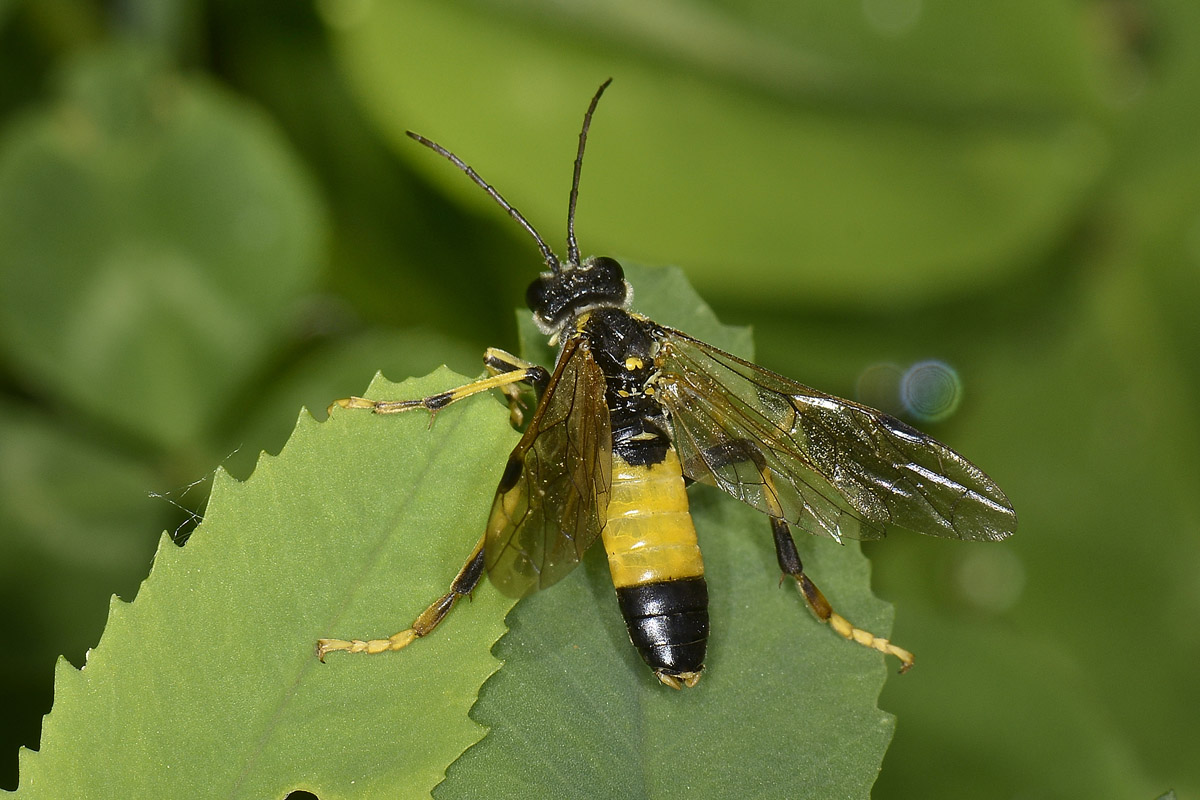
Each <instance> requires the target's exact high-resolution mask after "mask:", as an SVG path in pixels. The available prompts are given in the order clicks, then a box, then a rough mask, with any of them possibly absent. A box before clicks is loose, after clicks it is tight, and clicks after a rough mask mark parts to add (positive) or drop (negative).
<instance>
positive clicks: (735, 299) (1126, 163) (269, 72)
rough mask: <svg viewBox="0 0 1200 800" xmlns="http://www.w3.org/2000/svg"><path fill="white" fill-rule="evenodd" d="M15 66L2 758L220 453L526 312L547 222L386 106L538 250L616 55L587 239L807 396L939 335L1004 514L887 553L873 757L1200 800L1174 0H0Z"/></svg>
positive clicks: (435, 359)
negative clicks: (807, 389)
mask: <svg viewBox="0 0 1200 800" xmlns="http://www.w3.org/2000/svg"><path fill="white" fill-rule="evenodd" d="M0 65H2V70H3V71H2V73H0V74H2V76H3V78H2V79H0V115H2V118H0V412H2V413H0V607H2V608H3V609H4V610H5V616H4V621H5V628H6V630H5V639H6V646H5V647H4V648H3V649H2V652H0V706H2V707H4V708H5V709H6V711H5V713H4V715H3V725H0V788H12V787H14V786H15V785H16V782H17V775H16V752H17V748H18V746H20V745H25V746H29V747H36V745H37V743H38V736H39V725H40V718H41V715H42V714H44V713H45V712H46V711H47V710H49V708H50V705H51V701H52V693H51V689H52V675H53V663H54V660H55V658H56V657H57V656H58V655H59V654H65V655H66V657H67V658H68V659H69V660H71V661H72V662H73V663H75V664H76V665H79V664H81V663H82V661H83V656H84V653H85V651H86V650H87V648H88V647H90V646H93V645H94V644H95V643H96V641H97V640H98V638H99V636H100V633H101V631H102V629H103V624H104V620H105V617H106V614H107V609H108V602H109V597H110V595H112V594H114V593H115V594H117V595H119V596H121V597H123V598H126V599H130V598H132V597H133V596H134V594H135V593H136V591H137V587H138V583H139V581H140V580H141V579H142V578H143V577H145V575H146V573H147V571H148V568H149V561H150V557H151V555H152V553H153V551H154V547H155V543H156V541H157V537H158V535H159V532H160V531H161V530H163V529H167V530H172V531H179V532H180V534H181V535H186V531H187V530H188V528H189V524H190V519H191V514H192V513H195V512H196V511H199V510H200V509H202V508H203V503H204V493H205V483H204V480H203V479H204V477H205V476H206V475H210V474H211V472H212V471H213V470H214V469H215V468H216V466H217V465H222V466H224V467H225V468H226V469H228V470H230V471H231V472H232V473H233V474H234V475H236V476H239V477H245V476H246V475H248V474H249V473H250V472H251V470H252V468H253V464H254V461H255V459H256V458H257V454H258V453H259V451H261V450H264V449H265V450H268V451H271V452H275V451H277V450H278V449H279V448H280V447H281V446H282V444H283V442H284V441H285V439H286V437H287V435H288V433H289V432H290V430H291V427H292V425H293V424H294V422H295V419H296V413H297V411H298V410H299V408H300V407H301V406H307V407H309V408H310V409H313V410H314V413H315V414H317V416H318V417H320V416H322V415H323V411H320V410H319V409H323V408H324V406H325V405H326V403H327V402H328V401H329V400H330V399H331V398H334V397H339V396H344V395H346V394H349V393H354V392H357V391H361V390H362V389H363V388H364V387H365V386H366V384H367V382H368V381H369V380H370V378H371V376H372V374H373V373H374V372H375V371H376V370H377V369H382V370H383V371H384V372H385V374H387V375H388V376H389V377H392V378H395V379H400V378H402V377H404V376H406V375H410V374H424V373H426V372H428V371H430V370H432V369H433V368H434V367H435V366H437V365H438V364H441V363H443V362H445V363H448V364H449V365H450V366H451V367H453V368H455V369H457V370H459V371H462V372H467V373H475V372H478V371H479V369H480V361H479V356H480V353H481V352H482V349H483V348H484V347H485V346H487V345H497V346H502V347H506V348H509V349H513V348H515V347H516V328H515V323H514V317H513V313H512V309H513V306H515V305H516V304H518V303H519V302H520V300H521V298H522V297H523V291H524V287H525V285H526V284H527V283H528V282H529V281H530V280H531V278H532V277H533V275H534V273H535V272H536V271H537V269H538V267H539V259H538V255H537V252H536V250H535V249H534V248H533V247H532V245H531V243H530V241H529V240H528V239H527V238H526V237H525V236H524V234H523V233H522V232H521V231H520V229H519V228H517V227H516V226H515V225H514V224H512V222H511V221H510V220H508V219H507V218H506V217H505V216H504V214H503V213H502V212H500V211H499V210H498V209H497V208H495V207H494V206H492V205H491V204H490V201H489V200H488V199H487V198H486V196H484V195H483V194H482V193H481V192H479V191H478V190H477V189H475V188H474V187H472V186H471V185H470V183H469V182H468V181H467V180H465V179H464V178H463V176H462V175H459V174H458V173H457V172H455V171H454V170H453V169H452V168H451V167H449V166H448V165H447V164H446V163H445V162H443V161H441V160H440V159H438V158H436V157H435V156H433V155H432V154H431V153H429V152H428V151H426V150H424V149H423V148H420V147H419V146H417V145H416V144H414V143H412V142H411V141H409V140H407V139H406V138H405V137H404V136H403V131H404V129H406V128H412V129H415V130H418V131H420V132H422V133H424V134H426V135H428V136H430V137H433V138H435V139H437V140H438V141H440V142H441V143H442V144H444V145H446V146H447V147H450V148H451V149H453V150H455V151H456V152H458V153H459V154H460V155H462V156H463V157H464V159H466V160H467V161H468V162H469V163H471V164H472V165H473V166H475V167H476V168H477V169H478V170H479V171H480V172H481V173H482V174H483V175H484V176H485V177H486V178H487V179H488V180H489V181H490V182H492V183H493V184H494V185H496V186H497V187H498V188H500V190H501V191H502V192H503V193H504V194H505V195H506V196H507V197H508V199H509V200H510V201H512V202H513V203H514V204H515V205H516V206H517V207H519V208H520V209H521V210H522V211H523V212H524V213H525V215H526V216H527V217H529V218H530V220H531V221H532V222H533V223H534V225H536V226H538V227H539V229H540V230H541V231H542V233H543V235H544V236H545V237H546V238H547V240H548V241H549V242H550V243H551V245H552V246H554V247H556V248H557V249H560V250H561V245H560V242H561V241H562V230H563V219H564V215H565V208H566V199H567V189H568V181H569V176H570V166H571V159H572V158H573V154H574V149H575V145H576V140H575V132H576V131H577V129H578V125H579V122H580V119H581V116H582V112H583V109H584V107H585V106H586V102H587V100H588V98H589V97H590V96H591V94H592V92H593V91H594V90H595V88H596V86H597V85H598V84H599V83H600V81H602V80H603V79H604V78H606V77H609V76H612V77H614V79H615V81H614V84H613V87H612V88H611V89H610V90H609V92H608V94H607V95H606V97H605V100H604V102H603V104H602V105H601V107H600V110H599V112H598V114H597V117H596V121H595V124H594V126H593V129H592V138H591V141H590V150H589V156H588V161H587V164H586V166H585V170H584V181H583V189H582V194H581V200H580V208H579V217H578V224H577V230H578V232H579V236H580V240H581V243H582V247H583V249H584V250H585V251H586V252H588V253H593V252H598V253H605V254H610V255H614V256H617V257H629V258H631V259H635V260H637V261H640V262H644V263H659V264H667V263H672V264H678V265H680V266H682V267H683V268H684V269H685V270H686V271H687V273H688V275H689V277H690V278H691V280H692V281H693V282H694V283H695V284H696V285H697V287H698V288H699V289H700V291H701V293H702V294H704V295H705V297H706V298H707V299H708V300H709V301H710V302H711V303H712V305H713V306H714V307H715V308H716V309H717V311H718V313H719V314H720V315H721V316H722V318H723V320H724V321H726V322H730V323H738V324H751V325H753V326H754V328H755V332H756V343H757V348H758V353H759V360H760V361H761V362H762V363H763V364H765V365H767V366H769V367H771V368H773V369H776V370H778V371H780V372H783V373H785V374H787V375H790V376H793V377H795V378H798V379H800V380H802V381H804V382H806V383H810V384H812V385H814V386H817V387H819V388H822V389H825V390H827V391H831V392H834V393H837V394H840V395H844V396H851V397H853V396H856V391H857V389H856V386H858V384H859V383H860V381H859V377H860V376H862V375H864V374H871V368H872V367H873V366H876V365H879V364H894V365H898V366H900V367H905V366H907V365H909V364H912V363H915V362H919V361H921V360H924V359H928V358H935V359H939V360H942V361H945V362H946V363H948V364H950V365H952V366H953V367H954V368H955V369H956V370H957V371H958V374H959V376H960V378H961V380H962V388H963V400H962V403H961V405H960V406H959V408H958V411H957V413H956V414H954V415H953V416H951V417H949V418H947V419H945V420H941V421H939V422H937V423H926V424H922V426H923V427H924V428H925V429H926V430H927V431H929V432H930V433H932V434H934V435H935V436H937V437H939V438H941V439H944V440H945V441H947V442H948V443H949V444H951V445H952V446H954V447H955V448H956V449H958V450H960V451H962V452H964V453H966V454H967V455H968V456H969V457H970V458H971V459H972V460H974V461H976V462H977V463H978V464H980V465H981V466H982V467H983V468H985V469H986V470H987V471H988V472H989V473H990V474H991V475H992V476H993V477H994V478H996V480H997V481H998V482H999V483H1000V484H1001V485H1002V486H1003V487H1005V489H1006V491H1007V492H1008V494H1009V496H1010V498H1011V499H1012V500H1013V503H1014V504H1015V506H1016V508H1017V510H1018V514H1019V515H1020V518H1021V526H1020V529H1019V531H1018V534H1017V536H1016V537H1014V538H1013V539H1012V540H1010V541H1009V542H1006V543H1004V544H1001V545H979V546H969V545H959V544H955V543H950V542H945V541H939V540H930V539H924V538H922V537H917V536H912V537H894V538H893V539H892V540H889V541H888V542H886V543H880V544H878V545H873V546H872V547H870V548H869V550H870V552H871V554H872V556H873V560H874V563H875V570H876V573H875V585H876V589H877V591H878V593H879V594H880V596H882V597H884V598H885V599H888V600H891V601H892V602H894V603H895V604H896V607H897V615H896V629H895V632H894V637H893V638H894V639H895V640H896V641H898V642H900V643H901V644H903V645H904V646H906V647H909V648H910V649H912V650H913V651H915V652H916V653H917V654H918V659H919V663H918V666H917V668H916V669H914V670H913V672H912V673H910V674H909V675H906V676H905V677H904V678H903V679H893V680H892V681H890V682H889V685H888V687H887V689H886V690H885V692H884V695H883V697H882V699H881V705H882V707H883V708H885V709H886V710H889V711H891V712H893V713H894V714H896V715H897V717H898V720H899V723H898V727H897V733H896V737H895V740H894V742H893V745H892V748H891V750H890V751H889V753H888V756H887V758H886V759H885V761H884V767H883V771H882V773H881V775H880V778H879V781H878V783H877V785H876V789H875V796H876V797H878V798H881V799H882V798H901V797H904V798H907V797H918V796H919V797H961V796H964V795H966V796H970V797H981V798H992V797H994V798H1008V797H1022V798H1038V797H1088V798H1096V797H1113V798H1116V797H1154V796H1157V795H1158V794H1159V793H1161V792H1162V791H1165V790H1166V789H1168V788H1174V789H1176V790H1177V791H1178V792H1179V795H1180V796H1181V797H1187V796H1198V795H1200V759H1198V758H1196V753H1197V752H1200V735H1198V734H1197V729H1196V724H1195V714H1196V709H1197V708H1200V688H1198V684H1197V679H1196V667H1197V664H1200V624H1198V623H1200V517H1198V514H1197V512H1196V510H1195V508H1196V503H1195V496H1196V494H1197V491H1198V490H1197V488H1196V486H1197V484H1198V479H1200V435H1198V432H1197V409H1198V408H1200V402H1198V399H1200V324H1198V323H1197V321H1196V320H1197V310H1198V309H1200V102H1197V98H1200V5H1197V4H1196V3H1195V2H1193V0H1153V1H1148V2H1133V0H1128V1H1126V0H1073V1H1072V2H1065V1H1064V0H1036V1H1035V0H1007V1H1006V2H1000V1H999V0H989V2H983V3H972V4H966V3H957V2H947V0H838V1H837V2H830V0H803V1H802V2H795V3H791V4H786V5H782V4H778V3H765V2H759V1H758V0H741V1H740V2H737V1H735V0H725V2H718V3H705V4H701V3H689V2H666V3H646V4H641V3H631V2H617V1H615V0H609V1H608V2H602V1H601V0H594V1H593V2H578V3H574V4H564V3H554V2H547V1H546V0H542V2H538V1H537V0H533V1H531V2H516V1H511V0H510V2H498V1H497V0H490V1H489V0H476V1H475V2H468V1H466V0H462V1H460V2H448V1H447V0H420V1H419V2H418V1H413V2H400V1H399V0H393V1H391V2H388V1H385V0H319V1H318V2H317V3H316V4H315V5H306V4H295V3H283V2H262V3H255V4H245V3H238V2H233V1H232V0H210V2H201V1H200V0H195V1H194V2H185V1H183V0H177V1H176V2H162V1H161V0H126V1H125V2H121V3H108V4H103V3H95V2H87V0H36V1H35V0H27V1H26V2H21V0H7V2H0ZM871 399H872V400H877V399H878V397H877V396H875V395H874V394H872V395H871ZM885 399H886V398H885ZM919 424H921V423H919ZM197 481H199V483H197ZM281 546H286V544H285V543H284V542H283V539H282V534H281ZM781 635H786V631H781ZM756 733H761V732H756Z"/></svg>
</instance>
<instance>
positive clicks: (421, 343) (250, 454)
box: [221, 330, 483, 478]
mask: <svg viewBox="0 0 1200 800" xmlns="http://www.w3.org/2000/svg"><path fill="white" fill-rule="evenodd" d="M482 352H483V351H482V350H480V349H476V348H472V347H470V346H468V345H466V344H464V343H462V342H460V341H457V340H455V339H453V338H451V337H448V336H443V335H441V334H438V333H432V332H429V331H422V330H368V331H364V332H362V333H359V334H356V335H352V336H345V335H344V336H341V337H331V338H330V339H329V340H328V341H325V342H322V343H320V344H318V345H317V346H315V347H314V348H313V349H312V350H310V351H309V352H307V353H305V354H304V355H303V356H300V357H298V358H296V359H295V360H293V361H292V363H291V364H290V365H289V367H288V368H287V369H286V370H285V371H284V372H283V373H282V374H280V375H278V376H276V378H275V380H273V381H272V382H271V384H270V385H269V386H267V387H265V388H263V389H260V390H257V391H256V392H255V393H254V396H253V398H252V400H251V401H250V402H248V403H245V404H237V405H235V408H234V412H233V415H234V417H235V419H233V420H231V424H230V426H229V427H230V428H231V429H233V430H234V433H233V434H232V437H233V438H231V439H230V440H229V441H228V442H227V444H226V445H225V447H226V450H227V451H228V452H230V455H229V456H228V457H227V458H226V459H225V460H224V461H222V462H221V466H222V467H224V468H225V469H226V470H228V471H229V472H230V474H232V475H233V476H234V477H237V478H245V477H247V476H249V475H250V473H251V472H252V471H253V469H254V465H255V463H256V462H257V461H258V454H259V452H260V451H264V450H265V451H267V452H270V453H278V452H279V450H280V448H282V447H283V445H284V443H285V442H286V441H287V439H288V436H289V434H290V433H291V431H292V427H294V426H293V423H292V420H291V415H292V413H293V412H294V411H295V409H296V408H297V406H301V405H303V406H305V407H306V408H309V409H311V411H312V414H313V415H314V416H315V417H316V418H317V419H318V420H321V419H324V418H325V410H326V408H327V407H328V406H329V404H330V403H331V402H333V400H335V399H336V398H339V397H347V396H349V395H352V394H362V393H363V388H364V384H365V383H366V381H367V379H368V378H369V377H370V376H371V375H373V374H374V373H375V372H380V373H382V374H383V376H384V377H387V378H403V377H405V376H408V375H419V374H421V373H424V372H428V371H429V370H431V369H433V368H434V367H436V366H438V365H440V364H445V365H447V366H449V367H450V368H451V369H452V370H454V371H455V372H461V373H465V374H468V375H470V374H479V373H481V372H482V371H483V360H482Z"/></svg>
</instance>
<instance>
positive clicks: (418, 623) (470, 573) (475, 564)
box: [317, 537, 484, 661]
mask: <svg viewBox="0 0 1200 800" xmlns="http://www.w3.org/2000/svg"><path fill="white" fill-rule="evenodd" d="M483 542H484V540H483V538H482V537H481V538H480V539H479V543H478V544H477V545H475V549H474V550H473V551H471V557H470V558H468V559H467V563H466V564H464V565H463V568H462V569H461V570H459V571H458V575H457V576H456V577H455V578H454V581H453V582H452V583H451V584H450V591H448V592H446V593H445V594H444V595H442V596H441V597H439V598H438V599H437V600H434V601H433V602H432V603H430V604H429V607H428V608H426V609H425V610H424V611H422V612H421V614H420V616H418V617H417V618H416V619H415V620H413V623H412V626H411V627H409V628H407V629H405V630H402V631H400V632H399V633H394V634H392V635H391V636H389V637H388V638H386V639H318V640H317V658H319V659H321V660H322V661H324V660H325V655H326V654H327V653H334V652H337V651H339V650H340V651H345V652H347V653H368V654H373V653H386V652H388V651H389V650H402V649H404V648H405V647H408V646H409V645H410V644H412V643H413V642H414V641H416V640H417V639H420V638H421V637H422V636H427V635H428V634H429V633H431V632H432V631H433V629H434V628H436V627H437V626H438V625H439V624H440V623H441V621H442V620H443V619H445V618H446V615H447V614H449V613H450V609H452V608H454V604H455V603H457V602H458V601H459V599H460V598H462V597H466V596H467V595H469V594H470V593H471V592H472V591H474V589H475V587H476V586H477V585H478V584H479V579H480V578H482V577H483Z"/></svg>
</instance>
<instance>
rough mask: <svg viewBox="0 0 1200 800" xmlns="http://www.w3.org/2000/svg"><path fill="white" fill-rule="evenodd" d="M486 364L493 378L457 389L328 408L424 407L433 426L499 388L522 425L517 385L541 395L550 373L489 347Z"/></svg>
mask: <svg viewBox="0 0 1200 800" xmlns="http://www.w3.org/2000/svg"><path fill="white" fill-rule="evenodd" d="M484 365H485V366H487V369H488V372H489V373H491V375H490V377H487V378H482V379H480V380H477V381H472V382H471V383H467V384H464V385H462V386H459V387H457V388H455V389H450V390H448V391H445V392H438V393H437V394H432V395H429V396H428V397H421V398H417V399H414V400H368V399H367V398H365V397H345V398H342V399H341V400H335V401H334V402H333V404H332V405H330V406H329V408H330V410H332V409H333V408H334V406H337V407H338V408H359V409H366V410H369V411H373V412H375V413H376V414H400V413H403V412H405V411H412V410H414V409H418V408H423V409H425V410H426V411H428V412H429V418H430V424H432V422H433V418H434V417H435V416H436V415H437V413H438V412H439V411H441V410H442V409H443V408H445V407H446V406H448V405H450V404H451V403H457V402H458V401H459V400H463V399H465V398H467V397H471V396H472V395H476V394H479V393H481V392H487V391H490V390H492V389H499V390H501V391H502V392H504V394H505V396H506V397H507V398H508V401H509V415H510V417H511V418H512V419H513V420H514V421H515V422H516V423H517V424H519V423H520V422H521V420H522V419H523V415H522V414H521V411H520V400H519V395H520V393H519V391H518V389H517V387H516V384H518V383H528V384H530V385H532V386H533V387H534V390H535V391H537V392H538V393H539V395H540V393H541V391H542V389H544V388H545V386H546V384H547V382H548V381H549V380H550V374H549V373H548V372H547V371H546V370H545V368H543V367H539V366H538V365H536V364H531V363H529V362H528V361H523V360H521V359H519V358H517V357H516V356H514V355H512V354H510V353H506V352H504V351H503V350H497V349H496V348H489V349H488V350H487V353H486V354H485V355H484Z"/></svg>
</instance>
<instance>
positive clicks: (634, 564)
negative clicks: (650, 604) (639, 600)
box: [602, 448, 704, 588]
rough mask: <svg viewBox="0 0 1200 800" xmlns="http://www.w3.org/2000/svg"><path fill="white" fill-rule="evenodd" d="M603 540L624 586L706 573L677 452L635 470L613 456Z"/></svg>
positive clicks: (672, 450) (614, 575)
mask: <svg viewBox="0 0 1200 800" xmlns="http://www.w3.org/2000/svg"><path fill="white" fill-rule="evenodd" d="M602 536H603V538H604V549H605V550H607V551H608V567H609V570H610V571H611V572H612V579H613V585H614V586H616V587H618V588H620V587H622V586H637V585H640V584H643V583H655V582H658V581H669V580H678V579H680V578H698V577H700V576H702V575H704V561H703V560H702V559H701V556H700V546H699V545H698V544H697V543H696V527H695V525H693V524H692V515H691V513H689V511H688V498H687V490H686V487H685V486H684V483H683V469H682V468H681V467H680V465H679V456H678V455H677V454H676V453H675V448H670V449H669V450H668V451H667V457H666V459H665V460H664V461H663V462H662V463H661V464H653V465H651V466H634V465H632V464H628V463H626V462H625V460H624V459H622V458H621V457H620V456H618V455H616V454H614V455H613V469H612V488H611V490H610V494H609V497H608V522H607V524H606V525H605V526H604V531H603V533H602Z"/></svg>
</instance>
